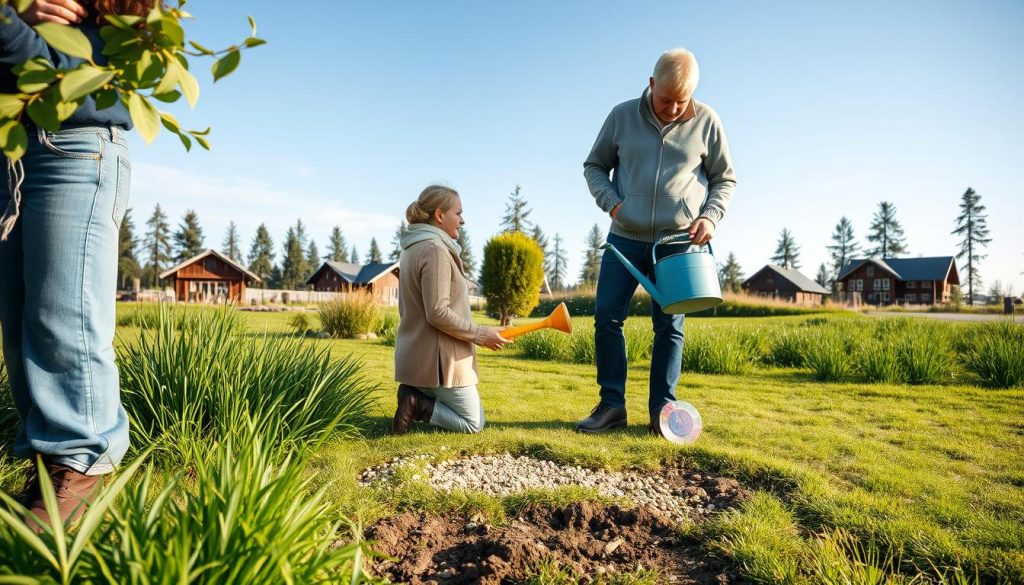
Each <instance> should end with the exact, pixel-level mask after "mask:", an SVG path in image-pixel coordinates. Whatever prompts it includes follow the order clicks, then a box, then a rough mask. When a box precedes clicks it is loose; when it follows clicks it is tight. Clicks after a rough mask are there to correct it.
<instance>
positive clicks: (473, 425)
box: [419, 386, 484, 433]
mask: <svg viewBox="0 0 1024 585" xmlns="http://www.w3.org/2000/svg"><path fill="white" fill-rule="evenodd" d="M419 390H420V392H423V393H424V394H426V395H427V396H430V397H431V398H434V399H435V402H434V414H433V416H431V417H430V424H432V425H434V426H437V427H441V428H442V429H448V430H449V431H455V432H456V433H479V432H480V431H482V430H484V406H483V404H482V403H481V402H480V393H479V392H478V391H477V389H476V386H462V387H459V388H420V389H419Z"/></svg>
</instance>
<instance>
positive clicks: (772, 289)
mask: <svg viewBox="0 0 1024 585" xmlns="http://www.w3.org/2000/svg"><path fill="white" fill-rule="evenodd" d="M742 286H743V290H745V291H746V292H747V293H748V294H752V295H756V296H762V297H771V298H773V299H781V300H786V301H790V302H792V303H800V304H812V305H814V304H816V305H820V304H821V303H824V302H825V298H826V297H827V296H828V294H829V291H828V289H826V288H825V287H823V286H821V285H820V284H818V283H817V282H814V281H813V280H811V279H810V278H807V277H806V276H804V275H803V273H801V272H800V271H799V270H796V269H793V268H783V267H781V266H778V265H776V264H768V265H766V266H765V267H764V268H762V269H761V270H758V271H757V272H755V273H754V275H753V276H751V277H750V278H748V279H747V280H745V281H743V285H742Z"/></svg>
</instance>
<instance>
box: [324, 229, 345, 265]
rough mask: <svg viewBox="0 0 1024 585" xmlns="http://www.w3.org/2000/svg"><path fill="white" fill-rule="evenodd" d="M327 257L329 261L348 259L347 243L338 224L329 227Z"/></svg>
mask: <svg viewBox="0 0 1024 585" xmlns="http://www.w3.org/2000/svg"><path fill="white" fill-rule="evenodd" d="M327 259H328V260H330V261H331V262H346V261H348V244H347V243H346V242H345V236H344V235H343V234H342V233H341V228H340V227H339V226H334V228H332V229H331V238H330V241H329V242H328V243H327Z"/></svg>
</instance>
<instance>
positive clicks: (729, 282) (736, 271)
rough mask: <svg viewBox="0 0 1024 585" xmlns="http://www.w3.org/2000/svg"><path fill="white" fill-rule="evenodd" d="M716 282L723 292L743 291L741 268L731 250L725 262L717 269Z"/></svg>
mask: <svg viewBox="0 0 1024 585" xmlns="http://www.w3.org/2000/svg"><path fill="white" fill-rule="evenodd" d="M718 282H719V283H721V285H722V290H723V291H725V292H732V293H738V292H743V269H742V268H740V263H739V261H738V260H737V259H736V255H735V254H733V253H732V252H729V255H728V256H727V257H726V258H725V264H723V265H722V267H721V268H720V269H719V270H718Z"/></svg>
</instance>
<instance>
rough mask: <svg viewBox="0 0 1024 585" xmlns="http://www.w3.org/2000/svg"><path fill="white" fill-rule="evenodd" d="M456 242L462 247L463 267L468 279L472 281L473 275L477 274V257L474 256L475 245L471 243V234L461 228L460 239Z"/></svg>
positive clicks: (460, 256) (460, 255)
mask: <svg viewBox="0 0 1024 585" xmlns="http://www.w3.org/2000/svg"><path fill="white" fill-rule="evenodd" d="M455 241H456V242H457V243H458V244H459V246H461V247H462V252H460V253H459V258H461V259H462V267H463V268H464V269H465V270H466V277H467V278H469V279H470V280H472V279H473V273H474V272H476V257H474V256H473V245H472V244H470V243H469V234H468V233H466V228H464V227H459V237H458V238H456V240H455Z"/></svg>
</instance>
